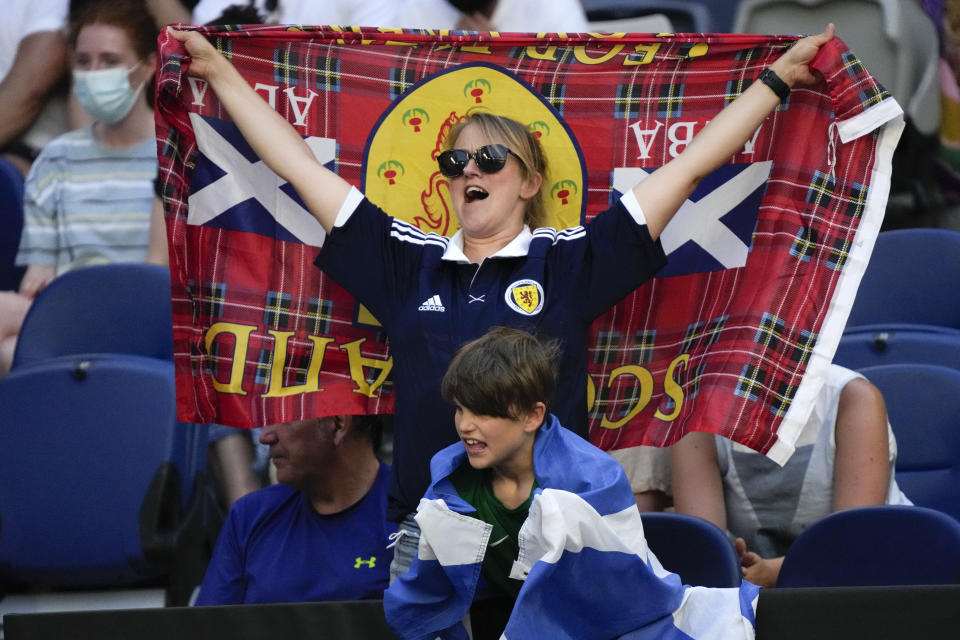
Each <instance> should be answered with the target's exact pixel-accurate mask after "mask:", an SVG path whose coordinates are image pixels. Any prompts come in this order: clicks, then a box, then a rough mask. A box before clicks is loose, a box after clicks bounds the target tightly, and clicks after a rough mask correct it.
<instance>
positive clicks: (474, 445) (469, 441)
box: [463, 438, 487, 455]
mask: <svg viewBox="0 0 960 640" xmlns="http://www.w3.org/2000/svg"><path fill="white" fill-rule="evenodd" d="M463 446H464V447H465V448H466V449H467V455H477V454H480V453H482V452H483V451H484V450H485V449H486V448H487V445H486V443H484V442H481V441H479V440H474V439H473V438H463Z"/></svg>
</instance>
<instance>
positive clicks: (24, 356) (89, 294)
mask: <svg viewBox="0 0 960 640" xmlns="http://www.w3.org/2000/svg"><path fill="white" fill-rule="evenodd" d="M83 353H120V354H134V355H142V356H149V357H152V358H161V359H164V360H169V359H172V357H173V330H172V325H171V307H170V271H169V269H167V268H166V267H159V266H156V265H150V264H144V263H117V264H106V265H95V266H89V267H83V268H78V269H74V270H72V271H68V272H67V273H64V274H63V275H61V276H59V277H57V278H54V280H53V281H52V282H51V283H50V284H49V285H48V286H47V287H46V288H45V289H43V290H42V291H41V292H40V294H39V295H37V298H36V299H35V300H34V302H33V304H32V305H31V306H30V311H29V312H28V313H27V317H26V319H25V320H24V322H23V328H22V329H21V330H20V337H19V339H18V340H17V348H16V352H15V353H14V357H13V367H12V368H13V369H17V368H19V367H22V366H26V365H32V364H36V363H38V362H42V361H43V360H46V359H48V358H56V357H60V356H66V355H74V354H83Z"/></svg>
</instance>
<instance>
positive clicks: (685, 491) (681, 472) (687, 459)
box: [670, 431, 727, 529]
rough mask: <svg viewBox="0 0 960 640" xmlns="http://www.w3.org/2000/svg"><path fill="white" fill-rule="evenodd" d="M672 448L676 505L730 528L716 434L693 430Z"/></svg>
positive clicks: (688, 512)
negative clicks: (714, 439) (715, 438)
mask: <svg viewBox="0 0 960 640" xmlns="http://www.w3.org/2000/svg"><path fill="white" fill-rule="evenodd" d="M670 449H671V454H670V455H671V466H672V475H673V506H674V508H675V509H676V510H677V511H678V512H679V513H687V514H690V515H692V516H698V517H700V518H703V519H704V520H709V521H710V522H712V523H713V524H715V525H717V526H718V527H720V528H721V529H726V528H727V513H726V509H725V507H724V502H723V483H722V480H721V478H720V467H719V464H718V463H717V445H716V444H715V443H714V441H713V434H711V433H704V432H702V431H693V432H691V433H688V434H687V435H685V436H684V437H683V438H681V439H680V441H679V442H677V443H676V444H675V445H673V446H672V447H671V448H670Z"/></svg>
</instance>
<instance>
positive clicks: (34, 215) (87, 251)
mask: <svg viewBox="0 0 960 640" xmlns="http://www.w3.org/2000/svg"><path fill="white" fill-rule="evenodd" d="M70 36H71V38H70V40H71V49H72V50H71V62H72V67H73V88H74V92H75V93H76V96H77V100H78V101H79V103H80V104H81V105H82V106H83V108H84V109H85V110H86V111H87V112H88V113H89V114H90V116H91V117H92V118H93V120H94V122H93V124H92V125H91V126H89V127H85V128H82V129H78V130H76V131H71V132H68V133H66V134H64V135H63V136H60V137H59V138H56V139H54V140H53V141H51V142H50V144H48V145H47V146H46V147H44V149H43V150H42V151H41V153H40V155H39V156H38V157H37V160H36V161H35V162H34V163H33V166H32V168H31V170H30V173H29V175H28V176H27V181H26V184H25V187H24V226H23V234H22V236H21V239H20V249H19V251H18V253H17V258H16V262H17V264H18V265H26V266H27V271H26V273H25V274H24V277H23V280H22V281H21V283H20V290H19V292H16V293H15V292H0V317H2V318H3V320H0V375H3V374H5V373H6V371H7V370H8V369H9V366H10V363H11V362H12V359H13V350H14V347H15V345H16V337H17V334H18V333H19V330H20V326H21V324H22V323H23V318H24V316H25V315H26V311H27V308H28V307H29V305H30V302H31V301H32V300H33V298H34V297H35V296H36V295H37V293H38V292H39V291H40V290H41V289H43V288H44V287H45V286H46V285H47V284H48V283H49V282H50V281H51V280H52V279H53V278H54V277H56V276H57V275H60V274H61V273H63V272H65V271H68V270H70V269H73V268H76V267H80V266H85V265H90V264H102V263H108V262H138V261H142V260H144V259H145V258H146V252H147V240H148V234H149V224H150V206H151V202H152V198H153V179H154V177H155V176H156V173H157V147H156V141H155V134H154V125H153V108H152V106H151V104H150V103H149V102H148V98H152V95H153V90H152V87H151V86H150V85H151V84H152V82H151V80H152V78H153V74H154V68H155V67H156V52H155V49H156V36H157V28H156V25H155V24H154V22H153V19H152V18H151V17H150V14H149V13H148V12H147V11H145V10H144V8H143V6H142V3H137V2H134V1H132V0H117V1H111V2H103V1H100V2H89V3H87V4H86V6H85V7H84V8H83V9H82V10H81V12H80V13H79V14H78V15H77V16H75V18H74V20H73V23H72V25H71V32H70ZM144 94H146V96H145V95H144Z"/></svg>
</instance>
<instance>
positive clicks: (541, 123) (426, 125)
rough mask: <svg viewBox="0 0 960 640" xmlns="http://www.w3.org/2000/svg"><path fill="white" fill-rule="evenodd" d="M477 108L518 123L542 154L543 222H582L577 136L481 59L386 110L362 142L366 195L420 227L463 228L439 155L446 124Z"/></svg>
mask: <svg viewBox="0 0 960 640" xmlns="http://www.w3.org/2000/svg"><path fill="white" fill-rule="evenodd" d="M476 108H483V109H488V110H489V111H490V112H491V113H495V114H497V115H502V116H506V117H508V118H513V119H514V120H517V121H518V122H521V123H523V124H525V125H526V126H527V128H528V129H529V130H530V131H531V132H532V133H533V135H535V136H536V137H537V138H538V139H539V140H540V144H541V145H542V146H543V150H544V153H545V154H546V156H547V175H546V176H544V181H543V187H542V189H541V195H542V197H543V201H544V204H545V206H546V210H547V221H546V224H547V225H548V226H551V227H556V228H558V229H564V228H566V227H572V226H576V225H578V224H580V223H581V220H582V218H583V211H584V205H585V202H586V169H585V166H584V162H583V154H582V153H581V151H580V147H579V145H578V144H577V142H576V139H575V138H574V137H573V135H572V134H571V132H570V131H569V130H568V128H567V127H566V125H565V124H564V123H563V121H562V120H561V119H560V116H559V114H557V112H556V111H555V110H554V109H553V108H552V107H551V106H550V105H549V104H548V103H547V102H546V101H545V100H544V99H543V97H542V96H541V95H540V94H539V93H538V92H537V91H536V90H535V89H533V88H532V87H530V86H529V85H527V84H526V83H525V82H523V81H522V80H520V79H519V78H518V77H516V76H514V75H512V74H511V73H509V72H508V71H506V70H505V69H503V68H502V67H498V66H494V65H489V64H484V63H477V64H467V65H461V66H458V67H455V68H454V69H452V70H449V71H443V72H441V73H438V74H435V75H433V76H429V77H427V78H425V79H423V80H422V81H421V82H419V83H418V84H417V85H415V86H414V87H413V88H412V89H410V90H409V91H408V92H407V93H406V94H404V95H403V96H402V97H401V98H399V99H398V100H396V101H395V102H394V103H393V104H392V105H391V106H390V108H389V109H387V110H386V111H385V112H384V114H383V116H381V118H380V120H379V121H378V122H377V124H376V125H375V127H374V130H373V131H372V132H371V134H370V137H369V138H368V141H367V148H366V152H365V158H364V171H363V192H364V193H365V194H366V196H367V197H368V198H369V199H370V200H371V201H372V202H375V203H376V204H378V205H380V206H381V207H383V209H384V210H385V211H386V212H387V213H389V214H390V215H392V216H394V217H396V218H399V219H401V220H405V221H407V222H409V223H411V224H413V225H415V226H417V227H419V228H420V229H421V230H422V231H425V232H431V231H433V232H435V233H439V234H441V235H448V236H449V235H453V234H454V233H455V232H456V230H457V229H459V228H460V225H459V223H458V222H457V219H456V215H455V214H454V211H453V206H452V202H451V199H450V189H449V182H448V180H447V178H444V177H443V176H442V175H440V171H439V170H438V168H437V160H436V158H437V156H438V155H439V154H440V151H441V150H442V149H443V141H444V139H445V137H446V135H447V133H448V132H449V130H450V128H451V127H452V126H453V125H454V124H456V123H457V122H459V121H460V120H462V119H463V118H464V117H465V116H466V113H467V111H469V110H470V109H476Z"/></svg>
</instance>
